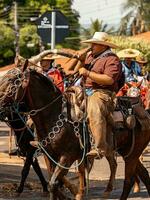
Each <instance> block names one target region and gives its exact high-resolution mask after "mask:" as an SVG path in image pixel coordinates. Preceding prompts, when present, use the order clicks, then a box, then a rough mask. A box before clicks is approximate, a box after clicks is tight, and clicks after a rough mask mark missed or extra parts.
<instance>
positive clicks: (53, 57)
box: [42, 54, 66, 60]
mask: <svg viewBox="0 0 150 200" xmlns="http://www.w3.org/2000/svg"><path fill="white" fill-rule="evenodd" d="M59 58H66V57H65V56H61V55H57V54H54V55H47V56H45V57H44V58H42V60H55V59H59Z"/></svg>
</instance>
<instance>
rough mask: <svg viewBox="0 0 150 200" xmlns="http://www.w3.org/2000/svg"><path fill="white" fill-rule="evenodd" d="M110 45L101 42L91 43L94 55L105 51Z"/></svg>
mask: <svg viewBox="0 0 150 200" xmlns="http://www.w3.org/2000/svg"><path fill="white" fill-rule="evenodd" d="M107 48H108V47H107V46H105V45H101V44H94V43H93V44H91V50H92V54H93V55H97V54H99V53H101V52H103V51H105V50H106V49H107Z"/></svg>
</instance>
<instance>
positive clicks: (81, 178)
mask: <svg viewBox="0 0 150 200" xmlns="http://www.w3.org/2000/svg"><path fill="white" fill-rule="evenodd" d="M79 162H80V161H79V160H78V163H79ZM78 176H79V188H78V193H77V194H76V196H75V199H76V200H81V199H83V196H84V190H85V164H84V163H82V164H80V165H79V167H78Z"/></svg>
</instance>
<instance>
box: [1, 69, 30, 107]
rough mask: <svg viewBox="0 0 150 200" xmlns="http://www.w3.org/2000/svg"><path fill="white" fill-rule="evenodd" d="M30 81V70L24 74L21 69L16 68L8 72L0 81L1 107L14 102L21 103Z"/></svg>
mask: <svg viewBox="0 0 150 200" xmlns="http://www.w3.org/2000/svg"><path fill="white" fill-rule="evenodd" d="M29 80H30V72H29V70H25V71H24V72H22V71H21V70H20V69H19V68H14V69H12V70H10V71H8V72H7V73H6V74H5V76H4V77H2V78H1V80H0V83H1V87H0V106H5V105H7V104H9V103H11V102H14V101H18V102H20V101H21V100H22V99H23V97H24V95H25V90H26V88H27V86H28V84H29Z"/></svg>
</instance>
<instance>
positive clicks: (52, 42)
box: [51, 10, 56, 49]
mask: <svg viewBox="0 0 150 200" xmlns="http://www.w3.org/2000/svg"><path fill="white" fill-rule="evenodd" d="M51 25H52V27H51V49H55V34H56V33H55V32H56V30H55V28H56V11H55V10H52V19H51Z"/></svg>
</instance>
